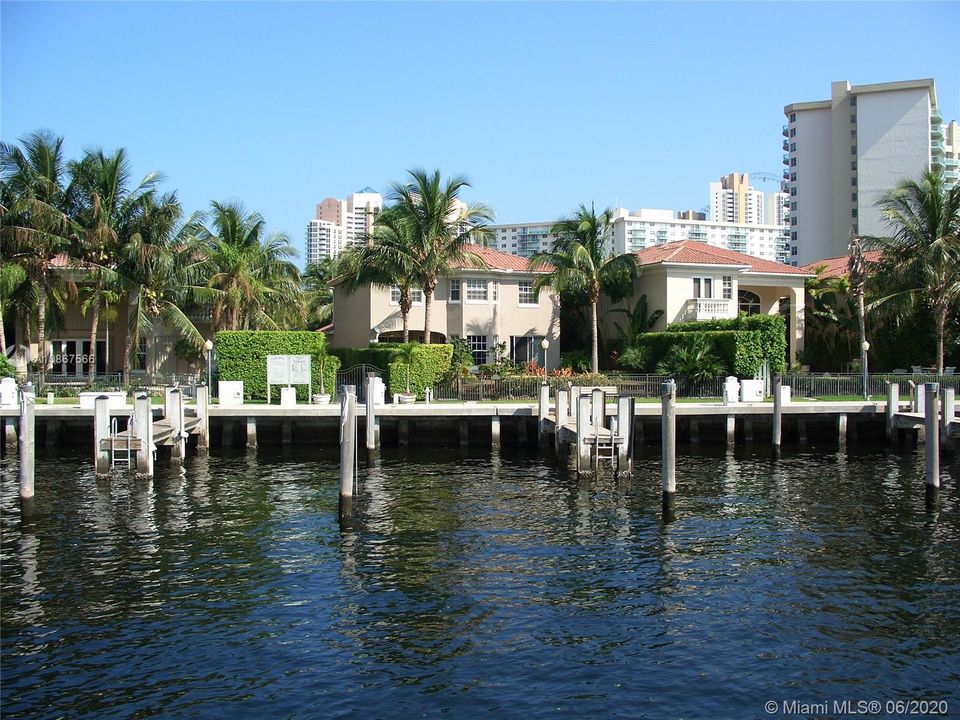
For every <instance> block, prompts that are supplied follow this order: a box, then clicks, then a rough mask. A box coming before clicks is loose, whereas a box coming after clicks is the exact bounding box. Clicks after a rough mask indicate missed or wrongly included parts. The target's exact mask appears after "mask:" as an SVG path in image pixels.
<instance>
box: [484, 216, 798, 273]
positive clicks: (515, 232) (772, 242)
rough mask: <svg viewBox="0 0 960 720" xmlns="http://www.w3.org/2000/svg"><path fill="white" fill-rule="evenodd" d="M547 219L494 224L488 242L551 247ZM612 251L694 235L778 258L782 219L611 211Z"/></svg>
mask: <svg viewBox="0 0 960 720" xmlns="http://www.w3.org/2000/svg"><path fill="white" fill-rule="evenodd" d="M553 224H554V223H553V222H538V223H513V224H508V225H494V226H492V228H491V230H492V231H493V234H494V241H493V245H494V247H496V248H497V249H498V250H500V251H501V252H506V253H511V254H513V255H520V256H522V257H531V256H532V255H533V254H534V253H537V252H542V251H548V250H551V249H552V248H553V243H554V241H555V240H556V239H557V238H556V235H554V234H553V233H551V232H550V228H551V227H552V226H553ZM611 226H612V227H611V231H612V237H613V251H614V252H616V253H632V252H637V251H639V250H643V249H644V248H647V247H651V246H653V245H662V244H664V243H668V242H675V241H679V240H699V241H701V242H705V243H708V244H709V245H714V246H716V247H720V248H725V249H727V250H734V251H736V252H743V253H747V254H748V255H753V256H754V257H759V258H764V259H767V260H773V261H780V262H783V261H784V260H785V259H786V258H787V255H788V248H787V244H786V241H787V236H786V230H785V228H784V227H783V226H782V225H763V224H746V223H727V222H714V221H712V220H688V219H684V218H675V217H674V213H673V211H672V210H651V209H642V210H637V211H635V212H630V211H628V210H626V209H624V208H617V209H616V210H614V211H613V218H612V221H611Z"/></svg>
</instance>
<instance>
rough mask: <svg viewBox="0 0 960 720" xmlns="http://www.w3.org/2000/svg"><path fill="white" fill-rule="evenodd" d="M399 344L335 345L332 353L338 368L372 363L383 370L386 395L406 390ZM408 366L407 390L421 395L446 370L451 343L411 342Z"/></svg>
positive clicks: (450, 358) (449, 357)
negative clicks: (338, 363)
mask: <svg viewBox="0 0 960 720" xmlns="http://www.w3.org/2000/svg"><path fill="white" fill-rule="evenodd" d="M403 348H404V345H403V343H375V344H373V345H371V346H370V347H368V348H336V349H334V350H332V351H331V353H332V354H334V355H336V356H337V357H338V358H340V361H341V363H342V365H341V367H344V368H350V367H353V366H354V365H362V364H367V365H373V366H374V367H378V368H380V369H381V370H383V371H384V372H383V383H384V385H385V386H386V392H387V396H388V397H393V396H394V395H395V394H396V393H403V392H406V390H407V363H406V361H405V360H403V359H402V358H401V356H402V354H403ZM413 348H414V349H413V363H412V364H411V366H410V391H411V392H414V393H416V394H417V397H419V398H423V397H424V392H423V391H424V388H427V387H433V386H434V385H435V384H436V383H437V382H438V381H439V380H440V379H441V378H442V377H443V376H444V375H445V374H446V373H447V371H448V370H449V369H450V363H451V361H452V359H453V345H450V344H443V345H437V344H431V345H421V344H419V343H414V344H413Z"/></svg>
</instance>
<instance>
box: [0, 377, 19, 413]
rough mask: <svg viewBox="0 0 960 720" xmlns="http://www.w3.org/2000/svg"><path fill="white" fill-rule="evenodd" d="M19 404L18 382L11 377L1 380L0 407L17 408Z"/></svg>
mask: <svg viewBox="0 0 960 720" xmlns="http://www.w3.org/2000/svg"><path fill="white" fill-rule="evenodd" d="M18 404H19V402H18V400H17V381H16V380H14V379H13V378H9V377H5V378H3V379H2V380H0V407H16V406H17V405H18Z"/></svg>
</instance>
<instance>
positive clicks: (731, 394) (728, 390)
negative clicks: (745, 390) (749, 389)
mask: <svg viewBox="0 0 960 720" xmlns="http://www.w3.org/2000/svg"><path fill="white" fill-rule="evenodd" d="M739 400H740V381H739V380H738V379H737V378H736V377H734V376H733V375H731V376H729V377H728V378H727V379H726V380H724V382H723V404H724V405H736V404H737V402H738V401H739Z"/></svg>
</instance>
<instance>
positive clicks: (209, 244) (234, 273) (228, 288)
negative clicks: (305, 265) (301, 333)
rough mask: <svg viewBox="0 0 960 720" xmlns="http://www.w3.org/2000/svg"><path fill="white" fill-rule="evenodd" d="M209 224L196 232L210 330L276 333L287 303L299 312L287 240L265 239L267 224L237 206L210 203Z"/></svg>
mask: <svg viewBox="0 0 960 720" xmlns="http://www.w3.org/2000/svg"><path fill="white" fill-rule="evenodd" d="M211 207H212V216H211V218H210V222H209V223H203V224H201V225H200V226H199V230H198V239H199V241H200V244H201V246H202V248H203V253H204V254H205V256H206V261H207V271H208V281H207V287H208V288H209V289H210V290H211V298H212V301H213V324H214V329H215V330H217V329H221V328H222V327H227V328H229V329H231V330H240V329H244V330H248V329H250V328H251V327H257V328H269V329H273V330H276V329H279V327H280V323H278V319H280V318H281V317H282V316H283V313H285V312H289V310H290V307H291V303H292V304H293V305H294V306H295V307H296V308H297V310H298V313H299V314H301V315H302V314H303V310H302V293H301V289H300V271H299V270H298V269H297V266H296V265H294V264H293V263H292V262H290V260H289V258H293V257H296V255H297V251H296V249H294V247H293V246H292V245H290V242H289V240H288V239H287V238H286V236H284V235H282V234H279V233H274V234H271V235H270V236H269V237H267V238H264V237H263V233H264V227H265V225H266V222H265V221H264V219H263V218H262V217H261V216H260V214H259V213H255V212H254V213H250V214H247V213H246V211H245V210H244V208H243V206H242V205H241V204H240V203H236V202H234V203H219V202H213V203H211Z"/></svg>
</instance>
